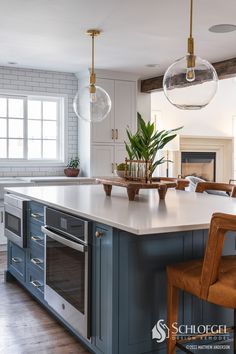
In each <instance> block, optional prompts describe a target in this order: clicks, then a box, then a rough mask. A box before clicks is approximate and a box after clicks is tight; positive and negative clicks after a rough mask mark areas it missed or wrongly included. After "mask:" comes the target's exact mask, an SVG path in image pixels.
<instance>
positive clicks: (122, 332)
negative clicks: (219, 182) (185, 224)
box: [92, 223, 236, 354]
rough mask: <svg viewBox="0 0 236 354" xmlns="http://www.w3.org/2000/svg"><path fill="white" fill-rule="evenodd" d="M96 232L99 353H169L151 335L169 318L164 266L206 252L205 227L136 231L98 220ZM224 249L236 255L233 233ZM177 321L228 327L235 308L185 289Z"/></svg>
mask: <svg viewBox="0 0 236 354" xmlns="http://www.w3.org/2000/svg"><path fill="white" fill-rule="evenodd" d="M94 231H95V232H94V233H96V231H98V232H99V234H98V236H99V237H98V238H96V237H94V245H93V246H94V247H93V306H92V308H93V312H92V318H93V329H92V332H93V345H94V347H95V348H96V350H95V351H96V353H104V354H144V353H145V354H146V353H149V354H164V353H166V341H163V342H161V343H157V341H156V340H155V338H154V339H153V338H152V328H153V327H154V325H155V324H156V323H157V321H158V320H160V319H163V320H164V322H165V323H166V310H167V282H166V266H167V265H170V264H174V263H178V262H182V261H186V260H190V259H194V258H195V259H196V258H201V257H203V255H204V248H205V243H206V240H207V230H196V231H183V232H176V233H169V234H159V235H144V236H137V235H133V234H130V233H128V232H124V231H121V230H117V229H111V228H109V227H107V226H104V225H99V224H96V223H95V229H94ZM224 253H225V254H233V253H234V254H236V251H235V234H232V235H231V236H230V237H228V238H227V239H226V243H225V250H224ZM179 322H180V323H181V324H186V325H191V324H193V325H194V324H195V325H201V324H226V325H228V326H230V325H232V323H233V312H232V310H227V309H222V308H220V307H217V306H214V305H211V304H207V303H205V302H202V301H200V300H198V299H197V298H195V297H192V296H190V295H188V294H183V293H182V294H181V299H180V312H179ZM214 352H215V353H218V351H217V350H215V351H214ZM196 353H197V352H196ZM199 353H206V352H204V351H203V350H200V351H199ZM219 353H220V351H219Z"/></svg>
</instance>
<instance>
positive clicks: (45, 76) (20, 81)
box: [0, 67, 78, 176]
mask: <svg viewBox="0 0 236 354" xmlns="http://www.w3.org/2000/svg"><path fill="white" fill-rule="evenodd" d="M77 87H78V80H77V78H76V76H75V75H74V74H71V73H64V72H56V71H45V70H33V69H21V68H11V67H0V89H1V92H4V90H6V92H8V91H15V92H17V93H19V94H20V93H21V92H22V91H27V92H32V94H34V93H36V92H47V93H51V94H52V95H53V94H61V95H63V96H64V95H67V97H68V112H67V117H68V122H67V123H68V124H67V125H68V159H69V158H70V157H71V156H75V155H77V154H78V128H77V127H78V119H77V117H76V115H75V113H74V111H73V106H72V105H73V98H74V96H75V94H76V92H77ZM63 169H64V168H63V167H26V166H24V167H23V166H22V167H0V176H45V175H63Z"/></svg>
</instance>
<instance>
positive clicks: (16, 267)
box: [8, 241, 25, 282]
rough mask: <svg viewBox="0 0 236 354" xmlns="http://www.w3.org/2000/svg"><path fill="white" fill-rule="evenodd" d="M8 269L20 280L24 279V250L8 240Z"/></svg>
mask: <svg viewBox="0 0 236 354" xmlns="http://www.w3.org/2000/svg"><path fill="white" fill-rule="evenodd" d="M8 269H9V270H10V272H11V273H12V274H13V275H14V276H15V277H16V278H17V279H19V280H20V281H23V282H24V281H25V251H24V249H22V248H20V247H18V246H17V245H15V244H14V243H12V242H10V241H9V246H8Z"/></svg>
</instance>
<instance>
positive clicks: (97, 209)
mask: <svg viewBox="0 0 236 354" xmlns="http://www.w3.org/2000/svg"><path fill="white" fill-rule="evenodd" d="M6 190H7V191H8V192H11V193H15V194H18V195H20V196H26V197H27V198H29V199H32V200H35V201H38V202H41V203H43V204H47V205H49V206H51V207H55V208H57V209H60V210H63V211H65V212H66V211H67V212H70V213H72V214H75V215H78V216H81V217H85V218H88V219H91V220H95V221H98V222H101V223H104V224H106V225H110V226H113V227H116V228H118V229H121V230H125V231H128V232H131V233H133V234H137V235H145V234H156V233H165V232H177V231H184V230H198V229H207V228H209V224H210V219H211V216H212V214H213V213H214V212H223V213H229V214H236V198H228V197H222V196H215V195H209V194H201V193H192V192H185V191H176V190H175V189H169V190H168V192H167V195H166V200H165V201H163V200H159V196H158V192H157V191H156V190H146V191H145V190H141V191H140V194H139V195H138V196H136V199H135V201H129V200H128V197H127V193H126V190H125V189H123V188H119V187H113V189H112V196H111V197H107V196H106V195H105V192H104V190H103V186H102V185H76V186H68V185H67V186H47V187H16V188H6Z"/></svg>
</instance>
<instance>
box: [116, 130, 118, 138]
mask: <svg viewBox="0 0 236 354" xmlns="http://www.w3.org/2000/svg"><path fill="white" fill-rule="evenodd" d="M117 139H118V129H116V140H117Z"/></svg>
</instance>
